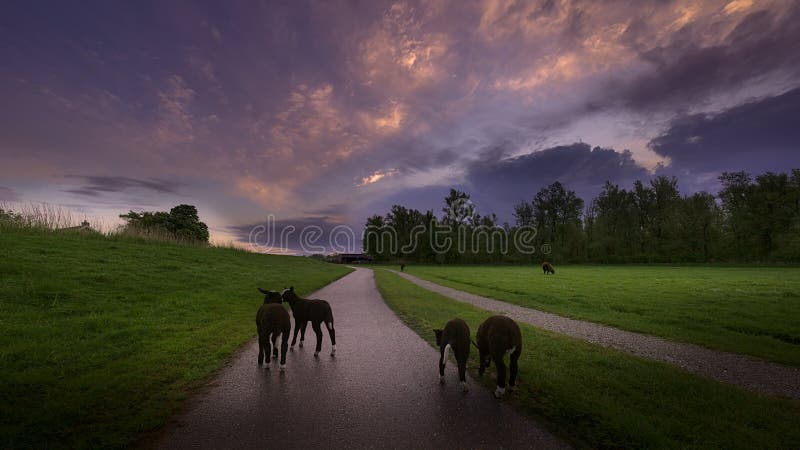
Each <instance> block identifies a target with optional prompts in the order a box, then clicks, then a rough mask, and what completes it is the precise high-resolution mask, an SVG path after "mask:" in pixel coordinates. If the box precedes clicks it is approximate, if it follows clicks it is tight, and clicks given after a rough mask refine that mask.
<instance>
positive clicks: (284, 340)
mask: <svg viewBox="0 0 800 450" xmlns="http://www.w3.org/2000/svg"><path fill="white" fill-rule="evenodd" d="M288 347H289V333H283V334H282V335H281V371H283V370H285V369H286V350H287V349H288Z"/></svg>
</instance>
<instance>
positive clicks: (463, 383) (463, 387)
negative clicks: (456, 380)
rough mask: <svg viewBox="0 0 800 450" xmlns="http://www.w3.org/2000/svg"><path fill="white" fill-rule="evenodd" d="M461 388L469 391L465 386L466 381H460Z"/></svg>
mask: <svg viewBox="0 0 800 450" xmlns="http://www.w3.org/2000/svg"><path fill="white" fill-rule="evenodd" d="M461 390H462V391H464V392H468V391H469V388H468V387H467V382H466V381H462V382H461Z"/></svg>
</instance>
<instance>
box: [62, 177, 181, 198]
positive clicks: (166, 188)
mask: <svg viewBox="0 0 800 450" xmlns="http://www.w3.org/2000/svg"><path fill="white" fill-rule="evenodd" d="M65 178H69V179H79V180H81V181H83V182H84V184H83V185H82V186H81V187H79V188H74V189H65V192H71V193H74V194H79V195H85V196H89V197H97V196H99V195H102V194H106V193H115V192H124V191H130V190H136V189H139V190H146V191H153V192H157V193H168V194H177V193H178V191H177V189H178V187H179V186H180V184H179V183H175V182H172V181H165V180H159V179H156V178H150V179H136V178H128V177H104V176H88V175H67V176H66V177H65Z"/></svg>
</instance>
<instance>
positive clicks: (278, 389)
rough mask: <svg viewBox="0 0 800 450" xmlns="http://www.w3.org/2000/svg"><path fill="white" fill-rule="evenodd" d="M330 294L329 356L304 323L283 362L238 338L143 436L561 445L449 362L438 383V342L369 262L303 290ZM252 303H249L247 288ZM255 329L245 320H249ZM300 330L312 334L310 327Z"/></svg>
mask: <svg viewBox="0 0 800 450" xmlns="http://www.w3.org/2000/svg"><path fill="white" fill-rule="evenodd" d="M312 296H313V297H317V298H324V299H326V300H328V301H329V302H330V303H331V306H332V307H333V314H334V318H335V325H336V341H337V342H336V343H337V346H336V347H337V349H336V350H337V351H336V357H335V358H331V357H330V356H329V355H328V353H329V352H330V340H329V339H328V336H327V333H326V332H324V333H326V334H325V337H324V341H323V347H322V353H321V354H320V357H319V358H316V359H315V358H314V357H313V356H312V355H313V352H314V347H313V346H314V342H315V338H314V333H313V332H311V329H310V327H309V329H308V334H307V335H306V345H305V347H303V348H297V349H295V350H294V351H293V352H290V353H289V355H287V363H286V366H287V368H286V372H284V373H283V374H281V373H279V372H278V370H277V369H278V367H277V365H275V364H273V365H272V369H271V370H266V369H264V368H260V367H258V366H257V364H256V355H257V344H256V342H255V340H254V341H252V342H251V343H249V344H248V345H247V346H245V348H244V349H242V351H241V352H240V353H239V355H238V356H237V357H236V358H234V360H233V361H232V362H231V363H230V364H229V365H228V366H227V367H225V368H224V369H223V370H222V372H221V373H220V374H219V375H218V376H217V377H216V378H215V380H213V382H212V383H211V385H210V386H209V388H208V389H207V391H206V392H205V393H203V394H200V395H198V396H197V397H195V398H193V399H191V400H190V401H189V402H188V406H187V408H186V412H185V413H184V414H183V415H181V416H180V417H178V418H176V419H174V420H173V421H172V422H171V423H170V424H168V425H167V427H166V429H165V430H164V431H163V433H161V434H160V435H159V436H158V437H157V438H155V439H153V440H151V441H150V442H149V443H143V444H142V445H143V446H146V447H150V446H152V447H155V448H169V449H174V448H215V449H225V448H232V449H233V448H235V449H248V448H280V449H284V448H308V449H311V448H343V449H354V448H415V449H416V448H436V449H440V448H442V449H444V448H464V449H467V448H512V447H513V448H567V444H565V443H564V442H563V441H561V440H560V439H558V438H556V437H554V436H553V435H551V434H549V433H547V432H546V431H544V430H543V429H542V428H541V427H540V426H539V425H538V424H536V423H535V422H533V421H531V420H529V419H527V418H525V417H523V416H521V415H519V414H517V413H516V412H515V411H514V410H513V409H511V408H510V407H509V406H508V405H507V404H506V403H504V402H502V401H497V400H495V399H494V397H493V396H492V393H491V392H490V391H488V390H486V389H484V388H483V387H482V386H480V385H478V384H477V383H475V382H474V381H473V380H471V379H469V378H468V384H469V387H470V392H469V393H467V394H464V393H462V392H461V386H460V384H459V383H458V382H457V380H458V378H457V375H456V369H455V365H454V364H453V363H451V364H448V367H447V371H448V373H447V377H448V383H447V384H445V385H444V386H442V385H440V384H439V373H438V370H439V369H438V361H439V354H438V352H437V351H436V350H434V349H433V348H432V347H431V346H430V345H428V344H427V343H426V342H425V341H423V340H422V339H421V338H420V337H419V336H417V335H416V334H415V333H414V332H413V331H411V330H410V329H409V328H408V327H406V326H405V324H403V322H401V321H400V320H399V319H398V318H397V317H396V316H395V315H394V313H393V312H392V311H391V310H390V309H389V308H388V307H387V306H386V304H385V303H384V302H383V299H382V298H381V296H380V294H379V293H378V291H377V289H376V287H375V281H374V279H373V273H372V271H371V270H368V269H357V270H356V271H355V272H354V273H351V274H350V275H347V276H346V277H344V278H341V279H340V280H338V281H336V282H334V283H331V284H329V285H328V286H326V287H325V288H323V289H322V290H320V291H318V292H316V293H314V294H312ZM253 297H254V304H253V315H254V316H255V311H256V309H257V307H258V297H257V295H255V290H254V296H253ZM253 331H254V332H255V323H254V324H253ZM309 335H310V336H309Z"/></svg>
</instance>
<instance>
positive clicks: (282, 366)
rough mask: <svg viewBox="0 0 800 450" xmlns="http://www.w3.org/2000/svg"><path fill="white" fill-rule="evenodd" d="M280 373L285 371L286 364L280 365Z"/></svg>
mask: <svg viewBox="0 0 800 450" xmlns="http://www.w3.org/2000/svg"><path fill="white" fill-rule="evenodd" d="M279 370H280V371H281V372H284V371H286V364H281V368H280V369H279Z"/></svg>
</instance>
